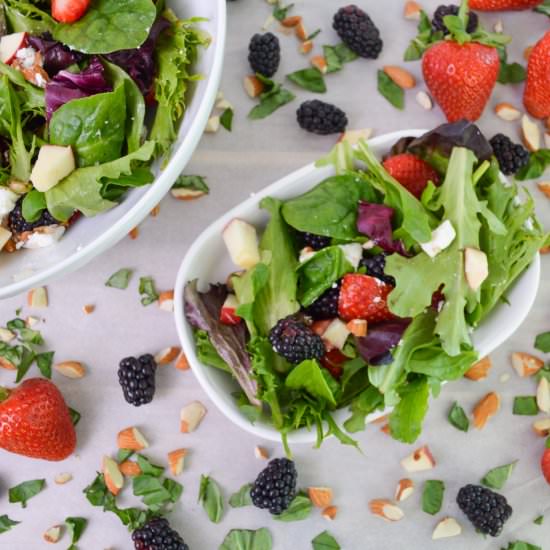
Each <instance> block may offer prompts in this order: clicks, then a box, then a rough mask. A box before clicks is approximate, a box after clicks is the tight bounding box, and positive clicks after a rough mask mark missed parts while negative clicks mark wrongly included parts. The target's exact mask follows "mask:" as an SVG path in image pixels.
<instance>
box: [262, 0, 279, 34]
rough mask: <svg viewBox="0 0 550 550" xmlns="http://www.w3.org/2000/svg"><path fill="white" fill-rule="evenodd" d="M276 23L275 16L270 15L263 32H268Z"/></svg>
mask: <svg viewBox="0 0 550 550" xmlns="http://www.w3.org/2000/svg"><path fill="white" fill-rule="evenodd" d="M268 3H269V2H268ZM275 21H277V20H276V19H275V17H273V15H269V16H268V17H267V19H266V20H265V21H264V24H263V25H262V31H267V29H269V27H271V25H273V23H275Z"/></svg>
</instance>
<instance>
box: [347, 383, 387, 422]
mask: <svg viewBox="0 0 550 550" xmlns="http://www.w3.org/2000/svg"><path fill="white" fill-rule="evenodd" d="M383 406H384V396H383V395H382V394H381V393H380V392H379V391H378V389H377V388H375V387H374V386H370V387H369V388H367V389H366V390H364V391H363V392H362V393H361V394H359V396H358V397H356V398H355V399H354V400H353V401H352V402H351V406H350V410H351V413H352V415H351V416H350V417H349V418H348V419H347V420H346V421H345V422H344V428H345V429H346V430H347V431H348V432H350V433H356V432H361V431H363V430H364V429H365V421H366V418H367V416H368V415H369V414H370V413H372V412H374V411H375V410H376V409H380V408H382V407H383Z"/></svg>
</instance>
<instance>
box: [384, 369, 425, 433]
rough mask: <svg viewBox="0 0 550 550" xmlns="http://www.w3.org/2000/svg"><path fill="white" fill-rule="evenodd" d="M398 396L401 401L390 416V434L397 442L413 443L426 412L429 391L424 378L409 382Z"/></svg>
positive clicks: (420, 429)
mask: <svg viewBox="0 0 550 550" xmlns="http://www.w3.org/2000/svg"><path fill="white" fill-rule="evenodd" d="M399 395H400V397H401V400H400V401H399V403H398V404H397V406H396V407H395V408H394V409H393V411H392V412H391V414H390V433H391V435H392V437H394V438H395V439H397V440H399V441H403V442H404V443H413V442H414V441H416V439H417V438H418V436H419V435H420V432H421V431H422V422H423V420H424V417H425V416H426V413H427V412H428V399H429V397H430V389H429V386H428V381H427V379H426V377H421V378H419V379H417V380H415V381H413V382H409V383H408V384H407V385H406V386H405V387H404V388H402V389H401V390H400V392H399Z"/></svg>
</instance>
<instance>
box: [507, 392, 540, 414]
mask: <svg viewBox="0 0 550 550" xmlns="http://www.w3.org/2000/svg"><path fill="white" fill-rule="evenodd" d="M513 413H514V414H518V415H525V416H535V415H537V414H538V413H539V408H538V405H537V398H536V397H535V396H534V395H518V396H516V397H514V409H513Z"/></svg>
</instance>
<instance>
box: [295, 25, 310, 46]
mask: <svg viewBox="0 0 550 550" xmlns="http://www.w3.org/2000/svg"><path fill="white" fill-rule="evenodd" d="M294 32H295V33H296V36H297V37H298V39H299V40H302V41H304V40H307V37H308V33H307V31H306V27H305V26H304V22H303V21H300V22H299V23H298V24H297V25H296V26H295V27H294Z"/></svg>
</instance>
